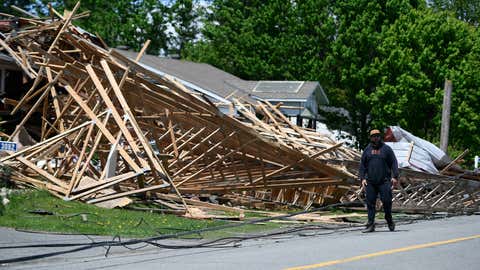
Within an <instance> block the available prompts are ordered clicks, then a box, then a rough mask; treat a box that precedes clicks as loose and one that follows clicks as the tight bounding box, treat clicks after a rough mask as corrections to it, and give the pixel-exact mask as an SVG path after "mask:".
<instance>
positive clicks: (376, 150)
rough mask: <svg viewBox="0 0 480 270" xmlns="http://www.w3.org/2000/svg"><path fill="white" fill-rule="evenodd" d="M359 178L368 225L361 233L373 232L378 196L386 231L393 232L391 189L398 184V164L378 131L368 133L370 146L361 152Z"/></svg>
mask: <svg viewBox="0 0 480 270" xmlns="http://www.w3.org/2000/svg"><path fill="white" fill-rule="evenodd" d="M359 176H360V179H361V181H362V186H363V187H364V189H365V192H366V193H367V209H368V223H367V228H366V229H365V230H364V231H363V232H373V231H375V205H376V202H377V196H378V194H380V200H381V201H382V204H383V209H384V212H385V220H387V223H388V229H390V231H394V230H395V223H394V222H393V219H392V188H393V186H396V185H397V182H398V180H397V179H398V164H397V159H396V158H395V154H394V153H393V150H392V148H390V147H389V146H388V145H386V144H385V143H383V141H382V138H381V136H380V131H379V130H378V129H373V130H372V131H370V144H369V145H368V146H367V148H365V150H364V151H363V154H362V160H361V162H360V170H359Z"/></svg>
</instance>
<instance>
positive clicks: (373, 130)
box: [370, 129, 380, 136]
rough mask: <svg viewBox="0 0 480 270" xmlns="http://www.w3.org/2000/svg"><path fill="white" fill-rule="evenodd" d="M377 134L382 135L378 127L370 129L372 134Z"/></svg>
mask: <svg viewBox="0 0 480 270" xmlns="http://www.w3.org/2000/svg"><path fill="white" fill-rule="evenodd" d="M375 134H378V135H380V130H378V129H372V130H370V136H373V135H375Z"/></svg>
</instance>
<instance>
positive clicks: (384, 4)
mask: <svg viewBox="0 0 480 270" xmlns="http://www.w3.org/2000/svg"><path fill="white" fill-rule="evenodd" d="M419 5H420V2H419V1H408V0H382V1H369V0H355V1H352V0H338V1H334V3H333V4H332V13H333V14H334V15H335V18H336V31H337V35H336V36H335V40H334V41H333V42H332V44H331V51H330V53H329V54H328V56H327V58H326V60H325V61H324V72H323V73H322V74H323V80H322V81H323V82H324V83H325V84H326V86H327V87H326V89H327V95H328V96H329V98H330V101H331V103H332V104H333V105H334V106H337V107H343V108H345V109H346V110H347V111H348V112H349V117H348V118H347V117H345V118H343V119H341V118H339V117H338V115H336V114H335V115H333V118H331V117H330V118H329V121H328V124H329V126H331V127H334V128H338V127H342V126H343V127H348V128H347V130H348V131H349V132H351V134H352V135H353V136H354V137H356V138H357V140H358V143H359V145H358V146H363V145H365V144H366V143H367V142H368V130H369V129H371V128H372V127H379V126H372V123H371V121H372V120H373V118H371V117H370V111H371V109H372V104H371V103H370V102H368V101H369V99H368V97H369V96H370V95H371V94H372V93H374V92H375V90H376V87H377V85H378V83H379V82H380V79H381V78H382V76H383V71H382V70H381V69H379V68H378V65H377V63H378V62H380V61H381V58H380V55H379V51H378V44H379V43H380V42H381V41H382V39H383V34H382V31H383V29H385V28H387V27H388V26H389V25H390V24H393V23H394V22H395V21H396V20H397V19H398V17H400V16H401V15H402V14H405V13H408V12H409V11H410V10H411V9H413V8H417V7H418V6H419ZM375 106H381V105H380V104H375Z"/></svg>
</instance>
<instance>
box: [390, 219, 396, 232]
mask: <svg viewBox="0 0 480 270" xmlns="http://www.w3.org/2000/svg"><path fill="white" fill-rule="evenodd" d="M388 229H389V230H390V231H391V232H393V231H395V223H394V222H393V221H392V222H390V223H388Z"/></svg>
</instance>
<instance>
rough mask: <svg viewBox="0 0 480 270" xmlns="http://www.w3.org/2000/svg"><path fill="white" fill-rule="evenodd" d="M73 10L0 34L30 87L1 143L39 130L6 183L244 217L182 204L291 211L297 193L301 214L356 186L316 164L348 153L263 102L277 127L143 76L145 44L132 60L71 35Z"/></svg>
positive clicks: (8, 161) (92, 199)
mask: <svg viewBox="0 0 480 270" xmlns="http://www.w3.org/2000/svg"><path fill="white" fill-rule="evenodd" d="M77 9H78V4H77V5H76V6H75V8H74V9H73V10H72V12H71V13H69V14H68V15H67V16H65V17H62V16H61V15H60V14H58V12H53V13H52V14H54V17H55V18H56V19H50V18H49V19H38V18H22V22H23V25H22V27H21V28H15V29H7V30H5V29H4V30H2V31H3V33H1V38H0V46H1V48H2V50H3V51H4V52H6V53H8V54H9V55H10V56H11V57H13V59H14V60H15V61H16V63H17V64H18V65H19V66H20V67H21V68H22V70H23V72H24V74H25V76H27V77H28V78H30V79H31V80H32V82H33V83H32V86H31V87H30V89H29V90H28V91H27V93H26V94H25V95H24V96H23V97H22V98H21V99H20V100H16V101H12V102H11V104H14V105H15V106H14V107H13V108H12V113H17V112H19V111H23V112H24V117H23V118H22V120H21V122H20V123H19V125H18V126H17V128H16V129H15V130H14V131H13V133H12V134H10V135H9V140H12V139H13V138H14V137H15V136H16V135H17V133H19V132H21V130H22V128H23V127H24V126H25V124H26V123H27V122H29V121H30V122H31V121H34V120H35V119H38V120H39V121H40V122H39V123H38V125H39V126H40V129H41V132H40V136H39V137H40V138H39V142H38V143H36V144H33V145H30V146H26V147H24V148H22V149H21V150H19V151H17V152H15V153H10V155H8V156H4V157H2V158H1V159H0V162H1V164H2V165H3V166H8V167H10V168H11V169H12V172H11V179H13V180H14V181H16V182H17V183H24V184H27V185H33V186H35V187H39V188H44V189H47V190H49V191H50V192H51V193H52V194H54V195H56V196H58V197H61V198H64V199H66V200H82V201H85V202H88V203H93V204H104V206H106V207H113V206H122V205H126V204H129V203H130V202H131V198H133V197H132V196H137V195H138V196H141V197H143V198H144V199H146V200H150V201H155V202H156V203H158V204H161V205H163V206H165V207H167V208H169V209H173V210H174V211H178V212H188V213H189V214H190V215H191V216H193V215H195V214H194V213H193V211H190V210H191V207H189V206H192V205H193V206H195V207H196V208H201V207H206V208H215V209H220V210H227V209H230V210H233V211H237V212H240V211H238V209H236V208H231V207H223V206H219V205H212V204H210V203H206V202H200V201H198V200H194V199H187V197H194V196H199V195H201V194H217V195H221V194H227V195H228V194H229V195H230V196H234V197H235V196H237V197H238V196H246V197H248V196H249V194H252V193H261V192H263V193H266V192H270V193H271V194H270V195H269V196H270V199H272V198H274V197H275V199H276V200H280V201H282V202H285V203H287V202H288V203H292V201H295V200H296V201H298V198H296V197H299V196H301V195H299V194H297V193H295V192H296V191H298V190H305V191H308V192H311V194H312V195H309V196H311V197H310V198H309V199H305V200H304V203H303V204H304V205H305V206H309V205H311V204H312V203H313V202H318V203H326V201H324V199H325V198H330V199H331V200H330V201H333V200H337V201H338V200H339V198H340V197H341V196H342V195H343V194H344V193H345V192H346V191H347V190H348V184H347V182H346V180H347V179H349V178H351V177H352V175H351V174H349V173H348V172H346V171H345V170H342V169H341V168H338V167H335V166H330V165H326V164H325V163H324V162H322V161H320V160H319V158H320V157H324V156H325V155H329V156H336V157H341V158H346V157H349V158H352V157H353V155H354V154H353V153H352V152H350V151H347V150H346V148H342V147H341V146H340V144H336V143H335V142H333V141H324V140H323V141H322V139H321V138H320V137H319V136H318V135H315V134H314V133H313V132H310V131H305V130H300V129H299V128H296V127H294V126H292V125H289V124H288V123H289V122H288V121H285V119H282V115H281V114H279V113H278V112H277V110H276V108H275V107H273V106H271V105H269V104H268V103H267V104H266V106H268V108H267V107H265V108H264V109H265V115H267V116H268V117H269V120H268V121H272V122H273V124H272V123H265V122H261V121H260V122H258V119H254V118H253V116H252V115H249V114H248V113H247V111H242V114H243V115H244V116H246V117H247V118H249V117H251V118H249V120H251V121H257V122H253V123H251V124H247V123H246V122H244V121H239V120H237V119H235V118H233V117H230V116H226V115H224V114H222V113H220V112H219V110H218V109H217V108H216V107H215V106H214V105H213V104H212V103H211V102H210V101H209V100H206V99H204V98H202V97H201V96H198V95H194V94H193V93H192V92H190V91H189V90H188V89H186V88H185V87H184V86H183V85H181V84H180V83H178V82H177V81H175V80H173V79H171V78H169V77H165V76H159V75H158V74H155V73H152V72H151V71H149V70H148V69H146V68H144V67H143V66H141V65H139V64H138V62H137V61H138V60H139V59H140V57H141V55H142V54H143V53H144V52H145V49H146V47H147V46H148V44H146V46H144V48H143V49H142V51H141V52H140V53H139V55H138V57H137V59H136V60H131V59H127V58H125V57H124V56H122V55H121V54H120V53H118V52H116V51H115V50H110V49H108V47H106V45H105V44H104V43H103V42H102V41H101V39H100V38H99V37H94V36H91V35H90V34H88V33H86V32H84V31H82V30H81V29H79V28H77V27H75V26H73V25H72V24H71V22H72V20H73V19H75V18H78V17H81V16H82V14H80V15H75V13H76V10H77ZM241 106H243V105H240V107H241ZM262 106H264V105H262ZM262 108H263V107H262ZM271 113H274V115H275V116H273V115H272V116H270V115H269V114H271ZM280 120H281V121H282V125H283V126H284V127H280V124H278V123H277V122H278V121H280ZM260 123H262V124H260ZM339 149H343V150H341V151H339ZM289 192H290V193H292V192H293V193H292V194H293V195H292V194H288V193H289ZM257 195H258V194H257ZM282 196H283V197H282ZM289 196H290V197H289ZM302 196H303V195H302ZM287 197H289V198H287ZM281 198H285V199H281Z"/></svg>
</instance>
